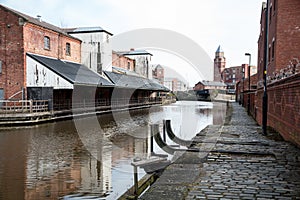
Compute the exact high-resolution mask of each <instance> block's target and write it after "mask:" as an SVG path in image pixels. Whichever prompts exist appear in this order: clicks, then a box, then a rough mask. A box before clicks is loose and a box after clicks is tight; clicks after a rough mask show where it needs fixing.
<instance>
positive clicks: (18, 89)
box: [0, 5, 81, 99]
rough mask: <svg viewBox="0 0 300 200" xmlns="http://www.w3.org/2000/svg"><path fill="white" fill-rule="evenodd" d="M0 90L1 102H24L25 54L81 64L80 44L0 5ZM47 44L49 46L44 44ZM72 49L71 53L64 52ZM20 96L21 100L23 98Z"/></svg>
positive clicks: (39, 20)
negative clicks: (21, 100)
mask: <svg viewBox="0 0 300 200" xmlns="http://www.w3.org/2000/svg"><path fill="white" fill-rule="evenodd" d="M0 16H3V17H1V18H0V63H1V74H0V90H1V95H2V98H3V99H9V98H17V99H24V98H26V93H27V91H26V53H28V52H29V53H35V54H39V55H43V56H49V57H54V58H57V59H64V60H68V61H72V62H80V58H81V55H80V53H81V49H80V45H81V41H80V40H79V39H76V38H74V37H71V36H69V35H67V34H66V33H64V32H62V31H61V30H60V29H59V28H57V27H55V26H53V25H51V24H48V23H46V22H43V21H41V19H40V18H33V17H30V16H27V15H25V14H23V13H19V12H17V11H14V10H12V9H8V8H6V7H4V6H2V5H0ZM47 42H49V43H48V45H49V46H45V45H47V44H46V43H47ZM67 45H68V46H71V47H72V48H71V49H70V52H66V51H68V50H66V48H68V47H67ZM22 94H23V96H22Z"/></svg>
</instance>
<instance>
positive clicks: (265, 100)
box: [262, 0, 269, 135]
mask: <svg viewBox="0 0 300 200" xmlns="http://www.w3.org/2000/svg"><path fill="white" fill-rule="evenodd" d="M265 16H266V20H265V45H264V48H265V51H264V54H265V55H264V70H263V80H264V94H263V100H262V101H263V103H262V106H263V107H262V110H263V116H262V129H263V134H264V135H267V122H268V91H267V69H268V50H269V49H268V45H269V41H268V40H269V0H267V8H266V15H265Z"/></svg>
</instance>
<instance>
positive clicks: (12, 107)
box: [0, 100, 49, 114]
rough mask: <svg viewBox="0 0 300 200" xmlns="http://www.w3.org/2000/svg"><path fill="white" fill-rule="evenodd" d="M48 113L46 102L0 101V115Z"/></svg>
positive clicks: (47, 103)
mask: <svg viewBox="0 0 300 200" xmlns="http://www.w3.org/2000/svg"><path fill="white" fill-rule="evenodd" d="M47 111H49V102H48V100H0V113H1V114H15V113H37V112H47Z"/></svg>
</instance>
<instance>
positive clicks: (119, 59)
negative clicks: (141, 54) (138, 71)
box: [112, 52, 135, 71]
mask: <svg viewBox="0 0 300 200" xmlns="http://www.w3.org/2000/svg"><path fill="white" fill-rule="evenodd" d="M128 63H129V64H128ZM112 66H115V67H119V68H122V69H126V70H129V71H135V61H134V59H131V58H128V57H126V56H123V55H120V54H118V53H116V52H113V53H112Z"/></svg>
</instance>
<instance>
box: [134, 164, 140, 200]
mask: <svg viewBox="0 0 300 200" xmlns="http://www.w3.org/2000/svg"><path fill="white" fill-rule="evenodd" d="M133 173H134V174H133V176H134V178H133V179H134V195H136V196H137V195H138V189H139V186H138V171H137V166H133Z"/></svg>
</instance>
